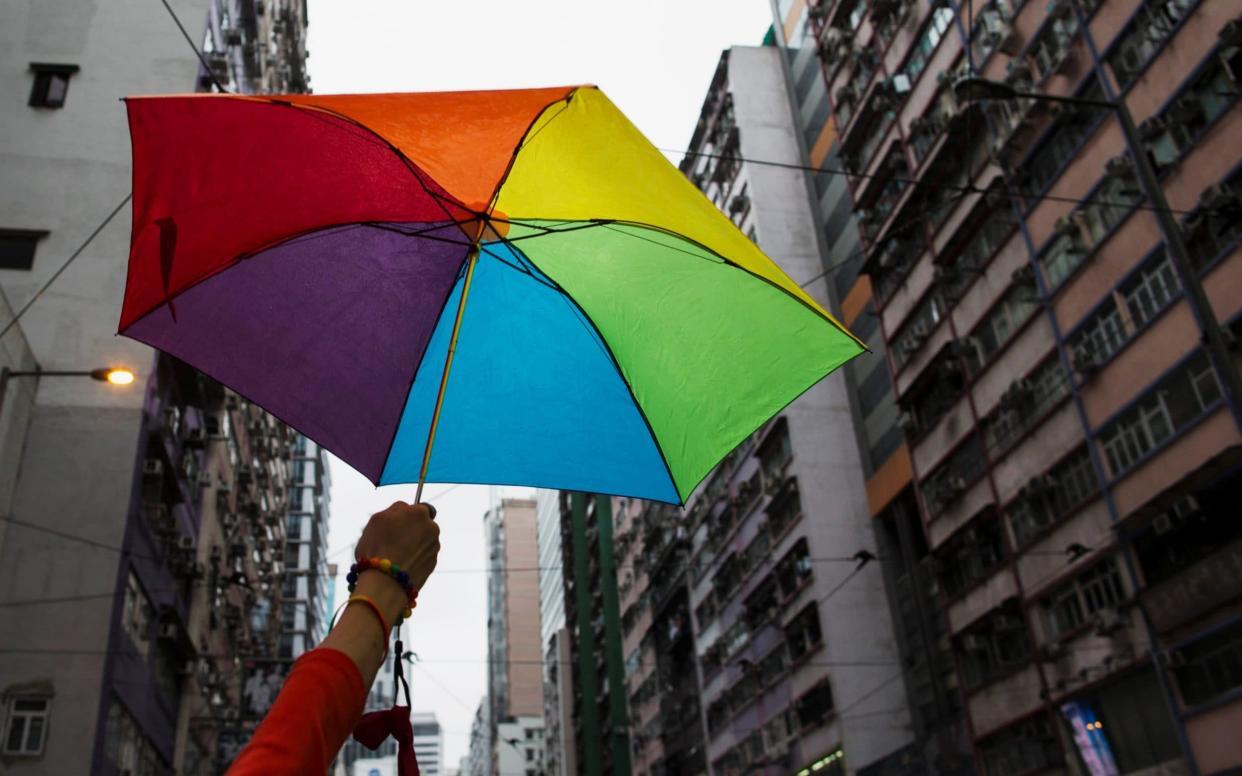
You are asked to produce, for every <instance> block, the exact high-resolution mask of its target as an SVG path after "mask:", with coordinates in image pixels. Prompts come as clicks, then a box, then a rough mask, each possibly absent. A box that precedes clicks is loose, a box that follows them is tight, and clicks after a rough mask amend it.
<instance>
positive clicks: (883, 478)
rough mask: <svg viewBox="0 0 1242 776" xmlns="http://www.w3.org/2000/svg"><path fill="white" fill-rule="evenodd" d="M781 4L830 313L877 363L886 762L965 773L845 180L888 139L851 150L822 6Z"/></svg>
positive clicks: (957, 705) (777, 25)
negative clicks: (896, 687) (894, 699)
mask: <svg viewBox="0 0 1242 776" xmlns="http://www.w3.org/2000/svg"><path fill="white" fill-rule="evenodd" d="M772 7H773V14H774V16H773V27H772V32H771V35H770V37H769V41H768V42H769V43H770V44H772V45H775V46H777V47H778V48H780V50H781V52H782V53H783V54H784V55H785V56H784V64H785V67H784V71H785V91H786V94H787V95H788V97H789V101H790V106H791V109H792V110H793V112H794V116H795V119H794V120H795V123H796V125H797V127H798V129H799V130H800V131H799V135H798V138H797V139H798V145H799V146H800V150H801V164H802V166H803V168H804V170H805V171H806V172H807V189H808V196H810V198H811V201H812V202H813V212H814V213H815V217H816V219H817V224H816V226H817V227H818V228H817V230H816V231H817V238H818V241H819V244H820V256H821V259H822V269H821V271H822V272H823V274H824V276H825V278H827V280H828V282H827V284H826V285H825V287H824V290H825V292H826V294H827V298H828V302H829V305H830V306H829V309H830V310H832V311H833V313H834V314H835V315H837V316H838V318H839V319H840V320H841V321H842V322H843V323H845V324H846V325H847V326H848V327H849V328H850V330H851V331H852V332H854V334H855V335H856V336H858V337H859V338H860V339H862V340H863V341H864V342H865V343H866V344H867V347H868V348H869V349H870V350H871V352H872V353H875V354H876V355H877V356H878V357H877V358H872V359H866V358H862V359H856V360H855V361H854V362H852V363H850V364H847V365H846V366H845V367H844V368H843V369H842V370H841V375H842V377H843V378H844V380H845V384H846V387H847V396H848V398H849V406H850V411H851V412H852V414H853V418H854V433H855V435H856V437H857V439H858V446H859V456H860V458H861V461H862V466H863V473H864V476H865V477H866V483H867V487H866V498H867V508H868V511H869V513H870V514H871V517H872V528H873V531H874V533H875V539H874V541H875V551H876V554H877V555H878V556H879V557H881V558H883V559H884V562H883V565H882V566H881V569H882V571H883V576H884V582H885V587H886V590H887V593H888V599H889V610H890V612H891V614H892V615H893V635H894V637H895V638H896V642H897V649H898V651H899V653H900V655H901V656H902V665H903V668H904V670H905V676H904V678H903V684H904V686H905V688H906V695H907V706H908V708H909V712H910V717H911V726H912V732H913V740H912V741H910V743H909V745H908V746H906V747H904V748H902V749H901V750H899V751H897V752H894V753H893V755H891V760H890V762H888V763H887V764H886V765H884V764H876V767H877V768H879V767H881V766H882V765H883V767H889V768H893V769H895V771H894V772H901V773H922V772H923V771H924V770H925V769H935V770H936V771H937V772H939V773H943V774H958V773H966V772H969V769H970V767H971V747H970V741H969V736H968V735H967V731H966V727H965V721H964V719H963V716H962V709H961V700H960V695H959V692H958V688H957V678H956V673H955V671H954V664H953V655H952V650H951V645H950V643H949V641H948V639H947V638H946V627H947V624H946V622H945V620H944V613H943V609H942V608H941V607H940V604H939V600H938V596H937V594H936V592H935V586H934V585H933V584H932V582H933V579H932V576H933V574H932V572H931V570H930V569H929V563H930V561H929V560H928V558H929V549H928V546H927V541H926V536H925V535H924V531H923V528H922V523H921V521H920V520H919V519H918V513H917V509H916V507H915V506H914V504H913V500H912V497H911V494H910V493H909V491H908V490H906V489H903V486H902V483H904V482H905V481H906V479H908V475H907V474H905V472H907V470H908V468H909V466H908V460H909V455H908V451H907V449H906V447H905V446H904V444H905V429H904V428H903V427H902V425H901V424H900V423H899V420H900V412H899V408H898V406H897V403H896V401H895V395H894V391H893V382H892V378H891V375H890V372H889V369H888V365H887V363H886V361H887V359H886V357H885V351H886V347H887V344H886V342H885V339H884V336H883V332H882V331H881V328H880V319H879V315H878V313H877V311H876V307H875V303H874V302H873V301H872V294H871V287H870V285H869V284H868V282H867V280H866V278H865V276H861V270H862V269H863V266H864V263H865V261H866V259H867V256H868V253H867V247H866V246H865V245H864V244H863V239H862V234H861V231H860V228H859V224H858V223H857V220H856V218H855V213H854V202H853V197H852V189H851V186H850V183H849V182H850V180H851V179H850V177H849V176H848V175H846V174H845V172H846V171H847V170H852V169H855V168H854V166H853V165H857V164H858V157H859V156H860V155H861V157H862V158H864V159H870V158H871V157H872V156H873V155H874V153H875V151H876V149H875V146H876V145H877V144H878V143H879V142H880V140H881V138H880V137H879V136H872V135H870V134H867V135H866V136H865V137H864V136H863V135H861V134H860V135H858V136H855V140H857V139H859V138H861V139H862V140H863V141H864V142H863V144H862V145H861V146H857V147H854V148H848V149H847V148H845V147H843V146H842V144H841V142H840V140H841V138H840V134H839V131H838V128H839V122H838V119H837V116H836V115H834V113H833V111H832V102H831V101H830V99H829V94H828V87H829V78H828V73H827V71H826V70H825V68H824V66H823V53H822V51H823V46H822V45H821V42H820V36H819V34H818V32H819V27H818V26H816V24H815V20H814V19H812V18H811V17H812V13H819V11H818V10H814V11H813V10H812V9H811V8H809V7H808V5H807V4H806V3H805V2H792V1H791V0H779V2H773V3H772ZM815 8H816V9H818V8H819V6H816V7H815ZM860 276H861V277H860Z"/></svg>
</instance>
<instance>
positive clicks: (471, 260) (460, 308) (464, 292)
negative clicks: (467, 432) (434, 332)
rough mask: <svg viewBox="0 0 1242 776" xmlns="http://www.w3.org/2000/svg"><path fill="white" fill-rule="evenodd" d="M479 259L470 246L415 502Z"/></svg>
mask: <svg viewBox="0 0 1242 776" xmlns="http://www.w3.org/2000/svg"><path fill="white" fill-rule="evenodd" d="M478 261H479V246H478V244H477V243H476V244H474V245H472V246H470V254H469V256H467V258H466V279H465V281H463V283H462V288H461V299H459V300H457V317H456V318H454V319H453V333H452V336H450V337H449V344H448V353H447V354H445V356H444V371H443V372H442V373H441V374H440V390H439V392H438V393H437V394H436V407H435V409H434V410H433V411H432V413H431V425H430V426H429V427H428V428H427V444H426V446H425V447H424V448H423V463H422V466H420V467H419V469H418V490H417V491H415V493H414V503H415V504H421V503H422V501H423V485H424V484H426V482H427V466H428V464H430V463H431V446H432V445H433V444H435V441H436V427H437V426H439V425H440V407H441V406H443V404H444V392H445V390H446V389H447V388H448V379H449V369H451V368H452V366H453V354H454V353H456V352H457V334H458V333H459V332H460V331H461V319H462V313H464V312H465V310H466V297H467V296H469V294H470V281H471V280H472V279H473V278H474V265H475V264H477V263H478Z"/></svg>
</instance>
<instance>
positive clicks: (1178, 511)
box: [1169, 493, 1201, 520]
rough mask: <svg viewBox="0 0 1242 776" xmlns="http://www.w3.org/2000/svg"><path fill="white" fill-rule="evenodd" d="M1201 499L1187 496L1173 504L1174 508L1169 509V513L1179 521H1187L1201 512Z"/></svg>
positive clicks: (1191, 495) (1190, 495)
mask: <svg viewBox="0 0 1242 776" xmlns="http://www.w3.org/2000/svg"><path fill="white" fill-rule="evenodd" d="M1200 508H1201V507H1200V506H1199V499H1197V498H1195V497H1194V495H1193V494H1189V493H1188V494H1186V495H1185V496H1182V497H1181V498H1179V499H1178V500H1177V501H1174V502H1173V506H1172V507H1170V508H1169V512H1170V513H1171V514H1172V515H1173V516H1174V517H1176V518H1178V519H1183V520H1184V519H1185V518H1187V517H1190V516H1191V515H1193V514H1195V513H1196V512H1198V511H1199V510H1200Z"/></svg>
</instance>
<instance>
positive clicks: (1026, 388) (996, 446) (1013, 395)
mask: <svg viewBox="0 0 1242 776" xmlns="http://www.w3.org/2000/svg"><path fill="white" fill-rule="evenodd" d="M1069 386H1070V380H1069V375H1067V374H1066V373H1065V370H1064V369H1063V368H1062V367H1061V360H1060V358H1059V356H1058V355H1057V354H1056V353H1053V354H1052V355H1050V356H1049V357H1048V358H1046V359H1044V362H1043V363H1042V364H1040V365H1039V366H1037V367H1036V368H1035V369H1034V370H1033V371H1032V372H1031V373H1030V374H1029V375H1027V376H1026V377H1024V378H1022V379H1020V380H1015V381H1014V382H1013V384H1012V385H1011V386H1010V387H1009V389H1008V390H1007V391H1006V392H1005V394H1004V395H1003V396H1002V397H1001V400H1000V404H999V405H998V406H997V407H996V409H995V410H993V411H992V413H991V414H990V415H988V417H987V419H986V422H985V426H984V435H985V437H986V439H987V443H988V450H990V451H992V452H998V451H1000V450H1003V449H1005V448H1007V447H1008V446H1009V445H1011V444H1013V442H1014V441H1015V440H1016V439H1017V438H1018V436H1019V435H1021V434H1022V433H1023V432H1024V431H1026V430H1027V429H1028V428H1030V427H1031V426H1033V425H1035V424H1036V423H1038V422H1039V421H1040V420H1041V419H1042V418H1043V416H1044V415H1045V414H1047V413H1048V411H1049V410H1050V409H1052V408H1053V407H1054V406H1056V405H1057V404H1058V403H1059V402H1060V401H1061V399H1063V398H1065V397H1066V396H1068V395H1069Z"/></svg>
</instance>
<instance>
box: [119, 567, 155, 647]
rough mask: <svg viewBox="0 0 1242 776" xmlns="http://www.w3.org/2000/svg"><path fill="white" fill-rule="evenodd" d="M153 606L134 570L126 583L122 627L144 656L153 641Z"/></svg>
mask: <svg viewBox="0 0 1242 776" xmlns="http://www.w3.org/2000/svg"><path fill="white" fill-rule="evenodd" d="M152 613H153V607H152V606H151V599H150V598H148V597H147V594H146V591H144V590H143V589H142V583H141V582H139V581H138V577H137V576H135V574H134V572H133V571H130V572H129V579H128V580H127V581H126V583H125V604H124V608H123V609H122V611H121V627H122V628H124V629H125V632H126V633H128V634H129V639H130V641H131V642H133V644H134V648H135V649H137V650H138V653H139V654H141V655H142V656H143V657H146V656H147V647H148V645H149V644H150V642H151V616H152Z"/></svg>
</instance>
